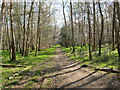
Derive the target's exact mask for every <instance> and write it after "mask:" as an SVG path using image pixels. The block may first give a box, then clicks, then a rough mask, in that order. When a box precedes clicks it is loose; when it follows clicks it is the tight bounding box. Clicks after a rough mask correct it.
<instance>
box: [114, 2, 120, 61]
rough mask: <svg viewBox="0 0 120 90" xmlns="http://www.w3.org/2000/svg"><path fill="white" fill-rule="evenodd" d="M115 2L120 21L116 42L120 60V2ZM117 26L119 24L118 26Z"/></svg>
mask: <svg viewBox="0 0 120 90" xmlns="http://www.w3.org/2000/svg"><path fill="white" fill-rule="evenodd" d="M114 3H115V7H116V10H117V17H118V21H119V22H118V23H119V26H118V28H116V36H117V38H116V42H117V51H118V56H119V61H120V6H119V2H118V1H117V2H114ZM116 27H117V26H116Z"/></svg>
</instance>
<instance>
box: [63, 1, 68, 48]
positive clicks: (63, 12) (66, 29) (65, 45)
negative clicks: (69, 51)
mask: <svg viewBox="0 0 120 90" xmlns="http://www.w3.org/2000/svg"><path fill="white" fill-rule="evenodd" d="M62 5H63V16H64V23H65V35H66V34H67V22H66V16H65V4H64V1H63V0H62ZM66 38H67V36H65V39H64V40H65V41H64V42H65V46H66V47H67V43H66V42H67V41H66V40H67V39H66Z"/></svg>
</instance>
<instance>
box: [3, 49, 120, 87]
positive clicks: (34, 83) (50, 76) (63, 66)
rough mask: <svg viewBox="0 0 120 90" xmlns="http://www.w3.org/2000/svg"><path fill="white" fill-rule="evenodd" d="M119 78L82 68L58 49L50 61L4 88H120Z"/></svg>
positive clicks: (16, 78)
mask: <svg viewBox="0 0 120 90" xmlns="http://www.w3.org/2000/svg"><path fill="white" fill-rule="evenodd" d="M55 48H56V47H55ZM52 54H53V53H52ZM118 77H120V76H119V75H118V74H115V73H107V72H103V71H95V70H93V69H91V68H88V67H81V62H80V61H75V60H72V59H70V58H69V57H68V56H67V54H66V53H65V52H64V51H63V50H62V49H61V48H60V47H57V48H56V51H55V53H54V55H52V57H51V58H49V59H48V60H46V61H44V62H43V63H41V64H39V63H38V64H37V65H36V66H34V67H32V68H31V69H30V70H28V71H24V72H22V73H20V74H19V75H17V76H15V77H12V78H10V77H9V78H8V79H9V80H7V83H6V84H5V85H4V88H120V81H119V79H118Z"/></svg>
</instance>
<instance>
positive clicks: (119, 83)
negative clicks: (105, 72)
mask: <svg viewBox="0 0 120 90" xmlns="http://www.w3.org/2000/svg"><path fill="white" fill-rule="evenodd" d="M107 88H116V90H117V89H118V90H119V89H120V74H116V76H114V77H112V79H111V80H110V81H109V82H108V86H107Z"/></svg>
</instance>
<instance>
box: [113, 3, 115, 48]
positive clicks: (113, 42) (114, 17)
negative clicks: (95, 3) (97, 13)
mask: <svg viewBox="0 0 120 90" xmlns="http://www.w3.org/2000/svg"><path fill="white" fill-rule="evenodd" d="M113 4H114V5H113V23H112V50H115V41H114V31H115V30H114V29H115V3H113Z"/></svg>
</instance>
